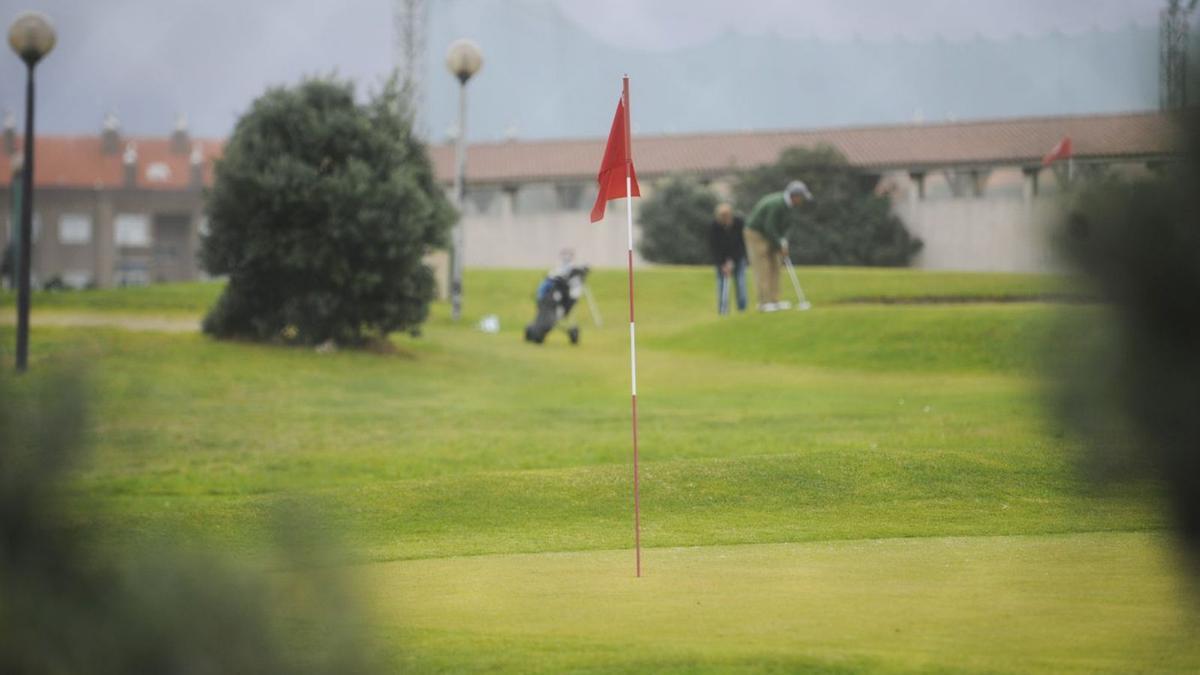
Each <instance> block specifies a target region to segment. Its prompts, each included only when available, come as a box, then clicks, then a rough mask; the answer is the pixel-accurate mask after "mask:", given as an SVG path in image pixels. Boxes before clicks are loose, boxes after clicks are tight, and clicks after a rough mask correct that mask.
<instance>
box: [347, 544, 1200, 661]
mask: <svg viewBox="0 0 1200 675" xmlns="http://www.w3.org/2000/svg"><path fill="white" fill-rule="evenodd" d="M1166 544H1167V542H1166V541H1165V540H1164V539H1163V537H1162V536H1161V535H1154V534H1142V533H1087V534H1073V535H1048V536H1010V537H953V538H922V539H883V540H859V541H842V542H823V543H807V544H754V545H741V546H705V547H688V548H667V549H650V550H648V551H646V552H645V555H644V561H645V571H646V573H645V576H644V577H643V578H641V579H635V578H633V574H632V573H633V554H632V552H631V551H592V552H579V553H543V554H530V555H495V556H478V557H462V558H449V559H435V560H417V561H404V562H393V563H379V564H373V565H367V566H364V567H362V568H360V569H361V580H362V581H363V583H364V584H365V586H366V588H367V589H368V590H369V593H370V594H371V595H372V596H373V597H374V598H375V599H376V600H377V601H378V604H379V607H380V611H381V612H382V614H383V620H382V622H381V623H382V626H383V628H384V630H385V631H387V633H388V634H390V635H393V636H395V635H396V634H399V636H400V639H399V642H400V644H401V645H403V648H404V649H405V650H406V651H407V652H408V654H407V657H406V659H407V660H408V665H410V666H415V667H418V668H419V669H422V670H427V669H431V670H439V669H447V670H492V669H499V670H513V671H545V672H558V671H563V670H571V669H575V668H586V669H587V670H588V671H589V672H593V671H594V670H595V669H596V668H597V665H596V664H604V666H603V668H602V670H605V671H631V672H632V671H640V672H662V671H676V670H678V671H688V672H691V671H694V670H702V671H707V670H713V671H728V670H755V671H758V670H773V669H782V670H792V669H816V670H819V671H826V670H827V671H831V672H842V671H850V672H854V671H859V670H871V671H878V670H888V671H908V670H919V671H929V670H933V671H941V670H946V671H986V672H996V671H1001V672H1003V671H1026V672H1027V671H1039V672H1171V671H1175V672H1185V671H1190V672H1195V668H1196V666H1197V664H1200V642H1197V641H1196V640H1195V638H1196V637H1197V635H1198V633H1197V632H1196V630H1195V625H1194V624H1193V625H1189V624H1188V619H1187V616H1188V615H1187V612H1186V610H1185V603H1186V602H1187V599H1188V598H1187V597H1185V589H1183V588H1182V587H1181V586H1179V585H1178V583H1179V582H1178V580H1177V578H1176V576H1175V570H1174V569H1173V564H1174V563H1173V560H1172V558H1171V557H1170V554H1169V552H1168V551H1167V547H1166ZM1192 599H1193V600H1194V598H1192Z"/></svg>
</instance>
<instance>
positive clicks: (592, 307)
mask: <svg viewBox="0 0 1200 675" xmlns="http://www.w3.org/2000/svg"><path fill="white" fill-rule="evenodd" d="M583 297H585V298H587V303H588V311H589V312H591V314H592V323H593V324H595V325H596V328H602V327H603V326H604V319H601V318H600V308H599V307H597V306H596V301H595V300H593V299H592V291H591V289H589V288H588V287H587V284H584V285H583Z"/></svg>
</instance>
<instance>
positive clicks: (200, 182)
mask: <svg viewBox="0 0 1200 675" xmlns="http://www.w3.org/2000/svg"><path fill="white" fill-rule="evenodd" d="M188 162H189V164H190V165H191V168H192V187H193V188H195V189H197V190H199V189H200V188H203V187H204V149H203V148H201V147H200V144H199V143H196V144H195V145H193V146H192V155H191V157H189V158H188Z"/></svg>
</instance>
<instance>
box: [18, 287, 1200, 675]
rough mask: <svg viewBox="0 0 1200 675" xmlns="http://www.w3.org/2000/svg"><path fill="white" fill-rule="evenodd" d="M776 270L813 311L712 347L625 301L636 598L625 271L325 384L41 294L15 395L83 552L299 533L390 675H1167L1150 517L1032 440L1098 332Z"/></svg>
mask: <svg viewBox="0 0 1200 675" xmlns="http://www.w3.org/2000/svg"><path fill="white" fill-rule="evenodd" d="M798 271H799V273H800V275H801V281H802V283H804V284H805V290H806V291H807V293H808V295H809V297H810V299H811V300H812V301H813V303H814V305H815V307H814V308H813V309H812V310H811V311H808V312H797V311H789V312H779V313H775V314H769V315H760V314H753V313H748V314H746V315H740V316H731V317H718V316H717V315H716V308H715V298H714V289H713V288H712V286H713V283H712V277H711V270H709V269H708V268H650V269H645V270H639V271H638V275H637V283H638V336H639V354H638V357H639V358H638V366H639V373H638V400H639V414H640V422H641V435H640V447H641V453H642V462H643V464H642V481H643V482H642V488H643V489H642V522H643V532H642V541H643V544H644V546H645V547H646V550H645V552H644V557H643V560H644V566H645V574H646V576H645V577H644V578H642V579H634V578H633V553H632V542H633V519H632V493H631V491H632V486H631V466H630V439H629V407H628V406H629V399H628V396H629V393H628V378H629V373H628V353H627V350H628V329H627V327H626V324H625V319H626V314H625V313H626V312H627V308H626V306H625V298H626V295H625V287H624V283H625V274H624V272H623V271H619V270H611V271H609V270H602V271H598V272H596V273H594V274H593V279H592V280H591V286H592V290H593V293H594V295H595V297H596V300H597V301H598V303H599V308H600V311H601V315H602V317H603V319H604V321H605V323H604V326H603V327H602V328H597V327H595V326H593V325H592V321H591V319H590V318H589V317H588V313H587V306H586V305H585V304H581V305H579V306H578V307H577V308H576V312H577V314H576V315H575V316H574V318H575V319H576V320H578V321H579V322H580V324H581V326H582V328H583V339H582V344H581V345H580V346H578V347H572V346H571V345H569V344H568V342H567V339H566V336H565V334H563V333H562V332H561V331H559V332H556V333H553V334H551V336H550V337H549V338H548V339H547V342H546V344H544V345H540V346H534V345H529V344H524V343H523V342H522V341H521V329H522V327H523V325H524V324H525V323H526V322H528V321H529V320H530V319H531V318H532V315H533V301H532V295H533V291H534V289H535V287H536V285H537V283H538V281H539V279H540V276H541V272H539V271H516V270H508V271H500V270H493V271H487V270H472V271H470V272H469V273H468V275H467V278H466V283H465V288H466V298H467V301H466V316H465V318H464V319H463V320H462V321H461V322H459V323H454V322H452V321H451V320H450V319H449V318H448V314H449V312H448V307H447V306H446V305H445V304H444V303H439V304H437V305H436V306H435V307H434V309H433V315H432V317H431V318H430V320H429V322H428V323H427V324H426V325H425V326H424V327H423V334H422V336H421V337H417V338H414V337H410V336H407V335H401V336H393V338H392V343H393V345H394V349H391V350H374V351H347V350H342V351H337V352H334V353H318V352H316V351H314V350H312V349H303V348H294V347H285V346H264V345H252V344H244V343H226V342H216V341H213V340H210V339H208V338H206V337H203V336H201V335H199V334H198V333H189V332H179V331H169V330H155V329H154V328H155V324H153V323H149V324H147V323H146V322H145V321H144V320H140V321H139V320H135V319H145V318H146V317H151V318H154V319H155V320H162V321H164V322H167V323H169V324H170V325H171V326H176V325H178V324H179V323H180V322H183V323H184V324H185V325H186V322H188V321H191V320H195V321H196V323H197V324H198V321H199V317H200V316H201V314H202V312H203V309H204V308H205V307H206V306H208V305H209V304H210V303H211V302H212V301H213V300H215V298H216V296H217V295H218V294H219V292H220V286H219V284H217V283H204V284H184V285H175V286H160V287H150V288H145V289H123V290H105V291H86V292H71V293H54V294H40V295H37V296H35V298H34V308H35V310H34V320H33V327H34V328H33V333H32V341H31V344H32V350H31V355H32V361H31V370H32V371H33V372H34V373H37V372H39V371H41V370H46V369H49V368H50V367H52V366H53V365H54V364H56V363H68V364H73V367H79V368H82V369H84V370H86V371H87V373H88V379H87V382H88V386H89V389H90V391H91V393H92V396H91V401H92V409H91V416H92V417H91V423H90V429H91V439H92V446H93V447H92V452H91V453H90V454H89V455H88V457H87V458H86V459H85V460H84V463H83V466H81V467H80V471H79V473H78V475H77V477H76V478H75V479H74V481H73V483H72V491H71V494H72V498H71V502H70V504H69V506H70V507H71V509H72V513H73V514H74V516H73V517H74V518H75V519H76V520H77V521H78V522H79V523H80V524H81V525H84V526H90V525H92V524H100V523H103V524H104V526H105V527H106V528H108V529H106V532H109V533H110V534H109V535H108V536H109V537H110V539H111V540H112V541H114V542H117V543H123V542H128V543H131V544H134V543H138V542H144V541H148V540H155V538H157V537H160V536H170V537H175V538H184V539H187V540H189V541H191V542H197V541H200V542H204V545H205V546H209V547H212V548H215V549H218V550H222V551H227V552H228V553H229V555H231V556H243V557H245V558H247V559H252V558H253V557H254V555H255V553H256V551H258V550H259V548H261V547H262V546H263V543H262V542H264V541H265V540H266V539H269V538H270V532H269V529H270V527H269V522H270V519H269V518H268V517H267V515H268V514H269V513H270V512H271V511H272V509H275V508H278V507H281V506H287V505H288V504H292V503H304V504H305V505H308V506H310V507H313V508H316V509H317V510H319V512H320V514H321V515H320V521H319V522H320V525H319V527H320V528H323V529H325V530H327V531H328V534H329V535H330V536H331V537H335V538H336V540H337V541H338V542H340V546H341V548H340V549H339V558H340V559H341V560H342V561H343V562H344V563H345V565H346V570H347V572H346V574H347V577H348V578H349V579H350V580H352V582H353V583H352V586H353V587H355V588H357V589H359V590H360V591H361V593H362V595H363V597H364V598H365V600H364V602H365V604H366V605H367V607H368V611H369V613H370V614H371V617H372V618H373V623H372V626H373V628H372V631H373V633H374V634H375V635H374V637H376V638H378V640H379V641H380V642H382V643H383V644H384V645H385V646H386V648H387V651H388V652H389V654H391V658H393V659H395V665H396V666H397V667H404V668H405V669H408V670H412V671H417V672H429V671H446V672H461V671H489V672H494V671H513V672H531V671H543V672H565V671H582V672H614V671H615V672H790V671H812V672H839V673H840V672H911V671H919V672H964V671H967V672H1030V671H1035V672H1172V671H1174V672H1189V671H1190V672H1194V671H1196V670H1197V669H1200V647H1198V646H1197V645H1198V642H1197V640H1196V639H1195V638H1196V637H1197V632H1196V629H1195V623H1194V617H1193V615H1192V614H1191V613H1190V612H1189V607H1192V608H1194V607H1196V603H1197V598H1196V596H1194V595H1189V594H1188V591H1187V590H1186V587H1185V585H1184V581H1183V580H1182V579H1181V578H1179V577H1178V576H1177V574H1176V572H1177V570H1176V566H1175V561H1174V558H1173V552H1172V549H1171V546H1170V543H1171V542H1170V538H1169V535H1168V534H1166V532H1165V527H1166V524H1167V521H1166V518H1165V516H1164V514H1163V512H1162V508H1161V505H1160V504H1159V502H1158V495H1157V489H1156V486H1154V485H1149V484H1136V485H1125V486H1121V487H1119V488H1111V487H1110V488H1100V487H1096V486H1093V485H1090V484H1088V483H1086V482H1084V481H1083V480H1082V479H1081V478H1080V476H1079V473H1078V472H1077V471H1076V468H1075V465H1074V458H1075V457H1076V454H1077V453H1078V451H1079V448H1078V446H1077V441H1075V440H1073V439H1072V438H1071V437H1070V436H1069V435H1068V434H1066V433H1065V432H1064V430H1063V429H1062V428H1061V424H1059V423H1058V422H1057V421H1056V420H1055V419H1054V417H1053V416H1052V415H1051V414H1050V412H1048V410H1049V408H1048V401H1049V397H1048V394H1047V386H1046V385H1047V383H1046V377H1045V373H1046V371H1047V368H1048V367H1049V366H1047V365H1046V364H1048V363H1052V362H1053V361H1054V359H1055V357H1056V356H1058V355H1062V354H1070V353H1071V352H1072V350H1073V345H1072V344H1071V343H1070V341H1069V340H1067V339H1065V338H1064V337H1063V336H1062V333H1061V331H1057V330H1056V326H1057V325H1058V322H1059V320H1060V319H1061V318H1063V317H1068V318H1075V319H1079V318H1089V317H1093V316H1096V317H1098V316H1101V315H1102V314H1103V312H1104V311H1105V310H1104V308H1103V307H1101V306H1099V305H1095V304H1091V303H1088V302H1075V301H1072V302H1054V303H1048V302H1039V301H1036V300H1037V299H1038V298H1056V299H1062V298H1071V299H1073V300H1086V295H1085V294H1082V293H1080V292H1078V291H1077V290H1075V289H1073V288H1072V285H1071V283H1070V282H1068V281H1066V280H1063V279H1059V278H1054V277H1041V276H1033V275H1003V274H957V273H929V272H918V271H910V270H865V269H829V268H801V269H799V270H798ZM971 297H978V298H980V299H982V301H980V302H963V301H964V300H966V299H970V298H971ZM939 298H945V299H952V300H953V302H944V303H943V302H939V301H938V299H939ZM11 303H12V298H11V295H5V296H3V301H2V302H0V306H3V307H4V308H5V311H6V313H8V312H9V310H10V308H11ZM488 314H495V315H497V316H498V317H499V319H500V324H501V327H502V330H501V332H500V333H499V334H487V333H484V332H481V331H479V330H477V329H476V327H475V324H476V322H477V321H478V320H479V319H480V318H481V317H483V316H485V315H488ZM106 317H107V318H106ZM39 318H41V319H42V320H41V322H39ZM73 322H76V323H86V324H87V325H86V327H75V326H72V325H71V324H72V323H73ZM0 341H2V342H0V345H2V346H0V354H3V356H4V357H5V359H7V360H11V351H10V350H11V345H12V342H13V330H12V327H11V325H8V324H0ZM281 611H282V610H281Z"/></svg>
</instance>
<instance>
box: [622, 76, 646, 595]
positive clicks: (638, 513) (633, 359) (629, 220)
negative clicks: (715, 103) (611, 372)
mask: <svg viewBox="0 0 1200 675" xmlns="http://www.w3.org/2000/svg"><path fill="white" fill-rule="evenodd" d="M621 102H622V104H623V105H624V108H625V220H626V224H627V226H628V231H629V374H630V379H629V383H630V391H631V397H630V403H631V406H632V411H633V417H632V420H633V542H634V551H635V556H636V561H637V562H636V566H637V567H636V569H637V576H639V577H640V576H642V504H641V493H640V488H639V485H638V432H637V338H636V333H635V330H634V321H633V131H632V129H631V128H630V125H629V76H628V75H626V76H625V77H624V78H622V81H621Z"/></svg>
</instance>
